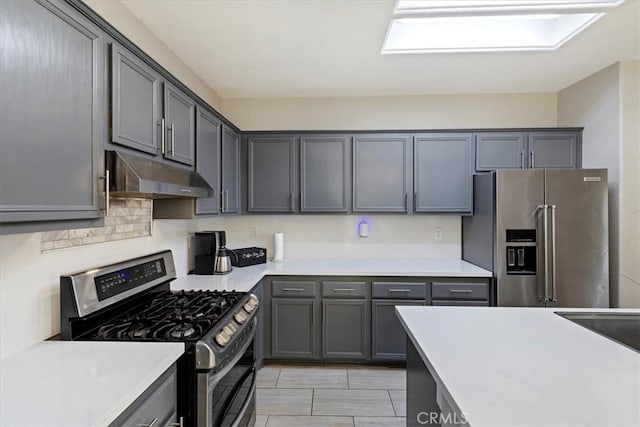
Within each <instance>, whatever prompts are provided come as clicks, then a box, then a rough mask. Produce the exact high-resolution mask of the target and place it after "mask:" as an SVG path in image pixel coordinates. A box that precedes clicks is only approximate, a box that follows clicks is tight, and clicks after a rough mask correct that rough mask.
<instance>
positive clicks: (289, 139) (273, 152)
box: [246, 135, 297, 212]
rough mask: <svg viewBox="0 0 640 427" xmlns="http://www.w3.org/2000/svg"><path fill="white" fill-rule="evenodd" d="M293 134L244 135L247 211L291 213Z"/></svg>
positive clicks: (292, 204) (293, 157)
mask: <svg viewBox="0 0 640 427" xmlns="http://www.w3.org/2000/svg"><path fill="white" fill-rule="evenodd" d="M296 140H297V138H296V137H294V136H271V135H270V136H250V137H248V138H247V141H246V144H247V211H249V212H294V191H295V190H294V185H295V173H296V172H295V171H296V167H295V164H296V161H295V153H296V150H295V148H296Z"/></svg>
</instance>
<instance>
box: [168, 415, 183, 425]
mask: <svg viewBox="0 0 640 427" xmlns="http://www.w3.org/2000/svg"><path fill="white" fill-rule="evenodd" d="M171 425H172V426H173V427H184V417H180V419H179V420H178V422H177V423H171Z"/></svg>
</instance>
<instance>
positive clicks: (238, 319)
mask: <svg viewBox="0 0 640 427" xmlns="http://www.w3.org/2000/svg"><path fill="white" fill-rule="evenodd" d="M233 318H234V319H236V322H238V323H240V324H241V325H242V324H243V323H244V322H245V321H246V320H247V315H246V314H244V313H243V312H242V311H239V312H237V313H236V314H235V315H234V316H233Z"/></svg>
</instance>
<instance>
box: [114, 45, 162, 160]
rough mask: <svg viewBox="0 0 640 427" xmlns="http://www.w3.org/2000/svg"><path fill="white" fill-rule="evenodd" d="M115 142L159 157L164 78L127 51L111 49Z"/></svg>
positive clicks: (121, 48) (115, 47) (119, 48)
mask: <svg viewBox="0 0 640 427" xmlns="http://www.w3.org/2000/svg"><path fill="white" fill-rule="evenodd" d="M111 97H112V105H111V140H112V141H113V142H114V143H116V144H120V145H125V146H127V147H130V148H135V149H136V150H139V151H143V152H145V153H150V154H153V155H156V154H157V153H158V138H159V136H160V134H161V132H162V130H161V128H160V127H159V124H160V105H161V104H160V75H159V74H158V73H156V72H155V71H154V70H153V69H152V68H151V67H149V66H148V65H147V64H145V63H144V62H143V61H142V60H141V59H139V58H137V57H136V56H135V55H134V54H133V53H131V52H129V51H128V50H126V49H125V48H123V47H121V46H118V45H115V44H112V45H111Z"/></svg>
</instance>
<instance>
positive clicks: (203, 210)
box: [195, 106, 222, 214]
mask: <svg viewBox="0 0 640 427" xmlns="http://www.w3.org/2000/svg"><path fill="white" fill-rule="evenodd" d="M221 137H222V122H221V121H220V120H218V119H217V118H216V117H215V116H214V115H212V114H211V113H209V112H208V111H207V110H205V109H204V108H202V107H200V106H198V107H197V109H196V172H198V173H199V174H200V175H201V176H202V177H203V178H204V179H205V180H206V181H207V183H208V184H209V185H210V186H211V188H213V194H214V196H213V197H209V198H199V199H196V202H195V203H196V207H195V212H196V214H217V213H219V212H220V191H221V190H220V188H221V187H220V153H221V141H220V139H221Z"/></svg>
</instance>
